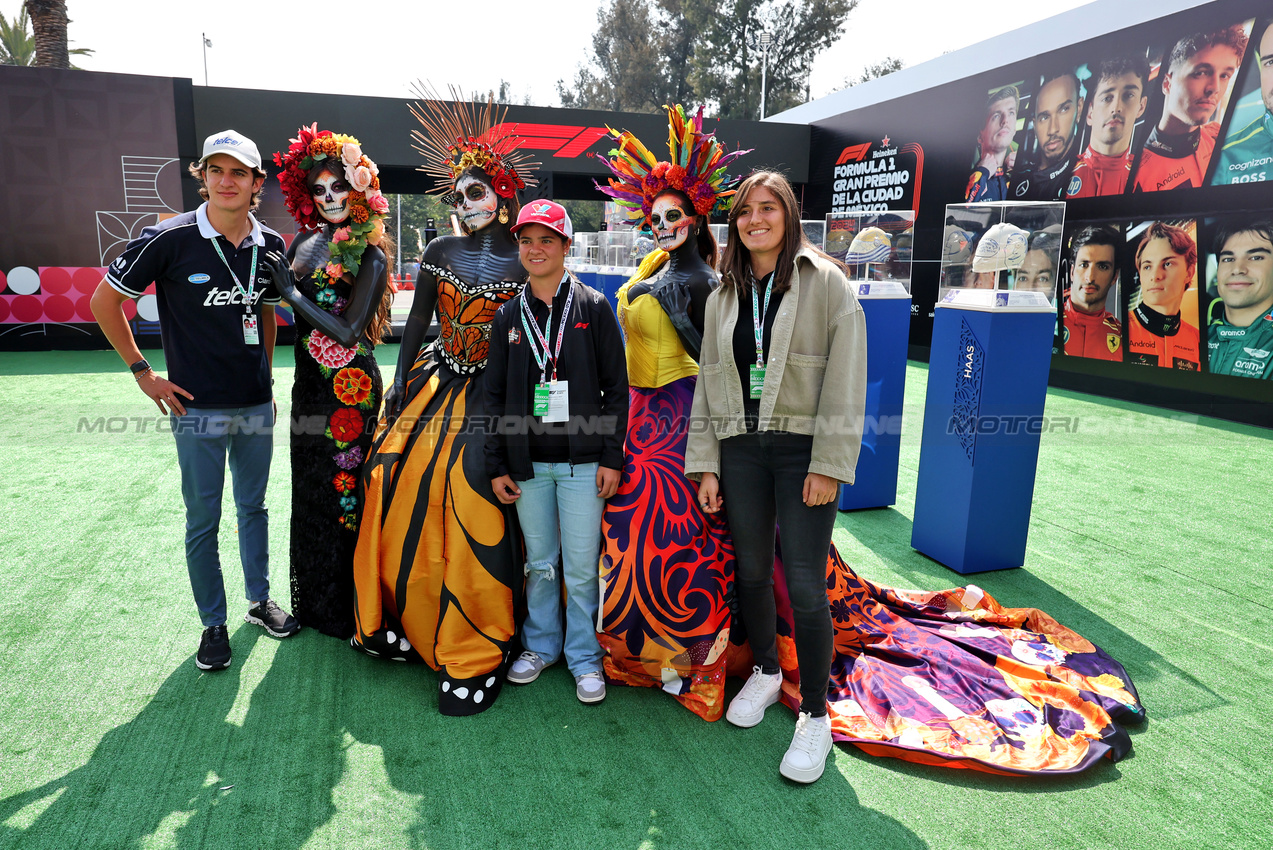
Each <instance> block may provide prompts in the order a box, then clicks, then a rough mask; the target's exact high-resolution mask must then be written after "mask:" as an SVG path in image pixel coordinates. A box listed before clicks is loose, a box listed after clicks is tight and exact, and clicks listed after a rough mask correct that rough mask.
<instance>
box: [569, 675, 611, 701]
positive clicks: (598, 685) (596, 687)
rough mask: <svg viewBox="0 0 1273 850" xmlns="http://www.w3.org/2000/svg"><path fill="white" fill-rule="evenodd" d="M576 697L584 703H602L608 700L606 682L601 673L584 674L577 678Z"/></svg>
mask: <svg viewBox="0 0 1273 850" xmlns="http://www.w3.org/2000/svg"><path fill="white" fill-rule="evenodd" d="M575 696H577V697H578V698H579V701H580V702H582V703H587V704H591V703H594V702H601V701H602V700H603V699H605V698H606V680H605V678H604V677H603V676H602V675H601V674H600V673H584V674H583V675H582V676H576V677H575Z"/></svg>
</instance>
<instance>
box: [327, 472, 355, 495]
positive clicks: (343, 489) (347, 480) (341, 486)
mask: <svg viewBox="0 0 1273 850" xmlns="http://www.w3.org/2000/svg"><path fill="white" fill-rule="evenodd" d="M332 485H333V486H334V487H335V488H336V492H338V493H352V492H353V491H354V488H355V487H356V486H358V482H357V481H356V480H355V479H354V477H353V476H352V475H350V474H349V473H348V472H338V473H336V477H335V478H333V479H332Z"/></svg>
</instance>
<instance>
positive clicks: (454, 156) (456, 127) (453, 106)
mask: <svg viewBox="0 0 1273 850" xmlns="http://www.w3.org/2000/svg"><path fill="white" fill-rule="evenodd" d="M415 91H416V94H417V95H418V96H419V97H420V99H421V101H422V102H421V103H413V104H411V106H410V109H411V114H412V115H414V116H415V117H416V120H417V121H419V122H420V124H421V126H422V127H423V128H424V129H423V131H421V130H412V131H411V138H412V139H414V140H415V144H414V145H412V147H414V148H415V149H416V150H417V151H419V152H420V153H421V154H423V155H424V159H425V165H423V166H421V167H420V169H419V170H420V171H423V172H424V173H426V174H428V175H430V176H432V177H433V179H434V180H435V181H436V182H435V185H434V188H433V190H432V191H433V192H435V193H436V192H449V191H451V190H452V189H453V188H454V186H455V180H456V178H458V177H459V176H460V175H461V174H462V173H463V172H464V170H465V169H467V168H480V169H481V170H482V171H484V172H486V174H487V176H489V177H490V178H491V188H493V189H494V190H495V194H497V195H499V196H500V197H502V198H511V197H513V195H514V194H516V193H517V190H518V189H525V188H526V187H527V186H535V185H537V184H538V181H537V180H535V178H534V177H532V176H531V172H532V171H533V170H534V169H536V168H538V167H539V163H538V162H535V161H532V160H531V158H530V156H529V155H528V154H524V153H521V152H520V151H519V150H518V148H519V147H520V146H521V137H520V136H518V135H517V125H515V124H513V125H509V124H505V123H504V116H505V115H506V114H507V113H508V107H507V106H505V107H502V108H501V107H497V106H496V105H495V99H494V97H488V98H487V100H486V103H484V104H480V103H474V102H472V101H471V100H465V99H464V94H463V93H462V92H460V91H459V90H457V89H455V88H454V87H452V88H451V98H452V102H449V103H448V102H446V101H443V100H442V99H441V98H440V97H438V95H437V93H436V92H434V91H433V90H432V89H430V88H429V87H428V86H426V85H424V84H422V83H416V84H415Z"/></svg>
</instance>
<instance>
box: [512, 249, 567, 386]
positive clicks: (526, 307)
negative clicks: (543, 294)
mask: <svg viewBox="0 0 1273 850" xmlns="http://www.w3.org/2000/svg"><path fill="white" fill-rule="evenodd" d="M568 277H569V275H567V274H566V273H564V272H563V273H562V275H561V283H565V282H566V280H567V278H568ZM561 283H559V284H558V286H561ZM574 300H575V288H574V287H573V286H572V287H569V288H568V289H567V290H566V304H565V306H564V307H563V308H562V310H561V322H560V324H559V325H558V326H557V345H556V348H555V349H553V350H552V351H551V353H550V351H549V345H548V339H547V338H546V337H547V335H548V334H549V333H550V332H551V328H550V327H549V325H550V324H551V322H552V316H553V305H552V302H551V301H550V302H549V303H548V318H546V319H544V329H543V331H542V332H541V331H540V330H539V325H537V324H535V314H534V313H532V312H531V310H530V304H529V303H527V301H526V293H525V292H522V328H523V329H524V330H525V331H526V337H527V341H528V342H529V343H530V353H531V354H532V355H534V357H535V365H537V366H538V367H539V380H540V381H543V380H544V379H545V378H546V377H547V375H548V370H547V366H548V364H549V363H551V364H552V367H553V380H554V381H555V380H557V358H558V357H560V356H561V341H562V340H563V339H565V338H566V318H567V317H568V316H569V315H570V305H571V303H573V302H574ZM536 343H538V345H536ZM541 348H542V349H543V350H542V352H541V351H540V349H541Z"/></svg>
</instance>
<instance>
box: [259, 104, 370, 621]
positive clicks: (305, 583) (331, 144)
mask: <svg viewBox="0 0 1273 850" xmlns="http://www.w3.org/2000/svg"><path fill="white" fill-rule="evenodd" d="M274 162H275V164H276V165H278V166H280V167H281V168H282V171H281V172H280V173H279V175H278V179H279V183H280V184H281V185H282V189H283V197H284V200H285V201H286V203H287V209H288V211H289V212H291V214H292V216H293V217H294V218H295V219H296V222H297V224H299V225H300V228H301V230H300V233H298V234H297V236H296V238H295V239H294V240H292V244H291V247H290V248H289V249H288V252H287V256H286V257H281V256H279V255H277V254H275V255H272V256H271V257H270V258H269V265H270V271H271V274H272V275H273V277H274V283H275V286H277V287H278V290H279V292H280V293H281V294H282V296H283V298H284V299H286V300H287V302H288V304H290V305H291V307H292V311H293V313H294V314H295V317H296V379H295V382H294V383H293V385H292V414H291V425H292V427H291V442H292V526H291V566H292V606H293V610H294V611H295V615H296V619H297V620H299V621H300V623H301V624H302V625H305V626H310V627H312V628H316V629H318V630H319V631H321V632H323V633H325V634H329V635H333V636H335V637H338V638H342V639H347V638H349V636H350V635H352V634H353V632H354V584H353V570H352V564H353V559H354V546H355V544H356V543H357V541H358V518H359V511H360V505H359V494H358V488H357V483H358V478H359V476H360V474H361V472H362V463H363V459H364V458H365V457H366V454H367V450H368V448H370V446H371V435H372V431H373V429H374V425H375V421H376V416H377V412H378V411H379V409H380V395H381V392H380V390H381V384H380V370H379V368H378V367H377V366H376V360H375V357H374V356H373V355H372V349H373V348H374V347H375V345H376V344H377V343H378V342H379V341H380V339H381V337H382V336H383V334H384V331H385V328H386V327H387V324H388V320H389V306H390V301H391V300H392V297H393V294H392V292H391V290H390V289H389V285H388V273H389V265H388V254H389V245H388V239H387V237H386V236H385V225H384V218H385V214H386V213H388V212H389V202H388V201H387V200H386V199H385V198H384V196H383V195H381V194H380V179H379V177H378V176H377V168H376V164H375V163H374V162H372V161H371V160H370V159H368V158H367V157H366V156H365V155H364V154H363V152H362V149H361V147H360V146H359V143H358V140H357V139H355V138H354V137H352V136H344V135H340V134H336V133H332V132H330V131H328V130H323V131H321V132H319V130H318V126H317V124H314V125H311V126H309V127H302V128H301V129H300V130H298V131H297V137H296V138H295V139H292V140H291V145H290V146H289V147H288V149H287V152H286V153H276V154H274Z"/></svg>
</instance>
